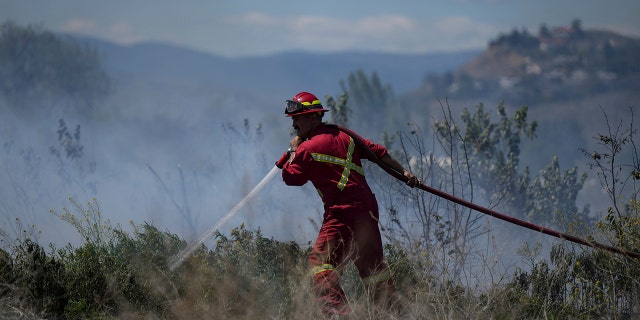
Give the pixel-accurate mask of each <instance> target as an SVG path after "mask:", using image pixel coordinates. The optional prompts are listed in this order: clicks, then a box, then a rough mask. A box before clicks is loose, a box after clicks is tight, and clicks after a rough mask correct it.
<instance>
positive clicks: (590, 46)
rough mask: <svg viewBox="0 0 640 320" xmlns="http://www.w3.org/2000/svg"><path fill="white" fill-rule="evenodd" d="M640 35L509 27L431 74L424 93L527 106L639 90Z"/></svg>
mask: <svg viewBox="0 0 640 320" xmlns="http://www.w3.org/2000/svg"><path fill="white" fill-rule="evenodd" d="M638 56H640V39H635V38H630V37H625V36H622V35H619V34H616V33H613V32H609V31H601V30H582V29H581V27H580V25H579V24H576V25H573V26H571V27H564V26H561V27H554V28H551V29H549V28H546V27H542V28H541V29H540V31H539V32H538V33H537V34H535V35H533V34H530V33H529V32H528V31H527V30H522V31H519V30H513V31H512V32H511V33H509V34H504V35H500V36H498V37H497V39H495V40H493V41H491V42H490V43H489V45H488V48H487V49H486V50H485V51H484V52H483V53H481V54H480V55H478V56H477V57H475V58H473V59H471V60H470V61H468V62H467V63H465V64H464V65H463V66H462V67H461V68H459V69H457V70H456V71H454V72H452V73H451V74H448V75H445V76H434V77H430V78H429V80H428V81H426V82H425V84H424V86H423V89H422V90H423V93H424V94H428V95H444V94H446V95H447V96H449V97H453V98H462V97H464V98H478V97H492V98H499V99H504V100H509V101H511V102H513V103H516V104H527V105H530V106H533V105H538V104H541V103H546V102H555V101H569V100H576V99H581V98H583V97H586V96H590V95H593V94H599V93H607V92H611V91H612V90H632V91H635V90H636V89H637V88H638V80H639V79H640V64H639V63H638V62H637V57H638Z"/></svg>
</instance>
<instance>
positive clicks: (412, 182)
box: [380, 153, 420, 188]
mask: <svg viewBox="0 0 640 320" xmlns="http://www.w3.org/2000/svg"><path fill="white" fill-rule="evenodd" d="M380 161H382V162H383V163H384V164H385V165H387V166H389V167H391V168H392V169H393V170H395V171H397V172H400V173H402V175H404V176H405V177H406V178H407V185H408V186H410V187H412V188H415V187H416V186H417V185H419V184H420V180H419V179H418V177H416V176H415V175H414V174H413V173H411V171H409V170H407V169H405V168H404V167H403V166H402V164H400V162H398V161H397V160H396V159H394V158H393V157H392V156H391V155H389V154H388V153H386V154H385V155H384V156H382V158H380Z"/></svg>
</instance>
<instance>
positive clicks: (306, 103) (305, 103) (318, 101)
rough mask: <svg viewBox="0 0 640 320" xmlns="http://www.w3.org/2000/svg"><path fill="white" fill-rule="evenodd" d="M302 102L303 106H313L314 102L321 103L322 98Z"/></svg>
mask: <svg viewBox="0 0 640 320" xmlns="http://www.w3.org/2000/svg"><path fill="white" fill-rule="evenodd" d="M300 104H302V105H303V106H312V105H314V104H321V103H320V100H313V101H312V102H308V101H303V102H300Z"/></svg>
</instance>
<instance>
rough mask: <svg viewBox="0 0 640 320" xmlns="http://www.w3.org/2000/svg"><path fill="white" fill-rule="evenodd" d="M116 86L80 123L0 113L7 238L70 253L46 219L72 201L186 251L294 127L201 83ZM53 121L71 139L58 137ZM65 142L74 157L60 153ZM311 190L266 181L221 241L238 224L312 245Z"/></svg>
mask: <svg viewBox="0 0 640 320" xmlns="http://www.w3.org/2000/svg"><path fill="white" fill-rule="evenodd" d="M116 83H118V85H117V86H116V87H115V89H114V93H113V94H112V96H110V97H109V98H108V99H107V101H104V102H102V103H101V106H100V108H99V109H97V110H92V111H91V112H87V113H86V114H78V113H73V112H70V111H69V110H67V109H65V108H64V106H62V107H60V108H57V109H53V110H52V111H51V112H49V113H48V114H39V113H37V112H35V111H34V112H23V111H17V110H16V109H15V108H14V107H13V106H10V105H8V104H7V103H5V102H2V103H0V112H1V114H2V117H0V144H1V145H2V153H1V154H0V170H2V174H0V198H1V199H0V217H1V221H0V223H1V227H2V228H3V230H7V231H8V233H9V234H10V235H9V237H10V238H18V237H19V236H18V235H19V234H20V233H21V232H22V233H24V232H23V230H21V229H25V228H27V229H28V227H30V226H32V225H33V226H34V231H33V232H32V233H33V236H34V237H37V238H38V239H39V240H40V242H42V243H54V244H56V245H58V246H62V245H65V244H67V243H72V244H77V243H78V242H79V241H81V239H80V237H79V235H78V234H77V232H75V230H74V229H73V227H72V226H70V225H68V224H67V223H66V222H63V221H61V220H60V219H59V218H58V217H56V216H55V215H54V214H52V213H51V211H54V212H61V211H62V210H63V208H69V207H70V206H71V202H70V200H69V199H70V198H71V199H73V200H75V201H77V202H78V203H80V204H83V203H87V202H91V201H92V199H94V198H95V199H96V200H97V202H98V204H99V205H100V208H101V212H102V215H103V217H105V218H106V219H108V220H109V222H110V223H111V225H113V226H116V225H121V226H123V227H124V228H125V229H126V228H127V226H129V225H130V224H131V223H133V224H136V225H139V224H142V223H150V224H153V225H154V226H156V227H158V228H159V229H161V230H167V231H169V232H171V233H175V234H178V235H179V236H181V237H183V238H184V239H186V240H193V239H194V238H195V237H197V236H198V235H200V234H202V233H203V232H204V231H206V230H207V229H208V228H210V227H211V226H212V225H214V224H215V222H216V221H218V220H219V219H220V218H221V217H222V216H223V215H224V214H225V213H226V212H228V211H229V210H230V209H231V208H232V207H233V206H234V205H235V204H237V203H238V201H240V200H241V199H242V198H243V197H244V196H245V195H246V194H247V193H248V192H249V190H251V188H252V187H253V186H255V185H256V184H257V183H258V182H259V180H260V179H261V178H262V177H264V176H265V174H266V173H267V172H269V169H270V168H271V167H273V163H274V162H275V160H277V159H278V158H279V156H280V155H281V154H282V152H283V151H284V149H285V148H286V146H287V145H288V141H289V139H290V136H289V126H290V123H289V122H288V121H287V120H288V119H285V118H284V117H283V116H282V115H281V113H280V112H279V111H280V105H277V107H278V108H275V107H274V108H273V109H274V110H273V111H274V112H271V110H270V111H268V112H265V110H260V112H258V110H256V108H255V107H251V106H254V105H255V103H254V101H255V100H253V99H254V98H255V97H254V96H251V95H247V96H240V95H233V94H228V93H226V92H225V93H217V90H216V88H209V87H207V86H206V84H200V85H197V86H192V85H184V86H175V85H174V83H172V81H171V80H170V79H168V80H165V81H158V83H155V84H146V83H141V82H139V81H136V80H135V79H134V80H128V81H125V80H123V79H118V81H116ZM272 101H281V99H276V98H274V99H273V100H272ZM242 106H249V107H247V108H242ZM276 109H277V110H278V112H276V111H275V110H276ZM61 120H62V121H63V122H64V124H65V126H66V129H67V130H66V132H67V133H69V135H70V137H71V138H70V139H67V138H65V137H63V138H62V139H60V137H59V136H60V134H59V132H58V131H60V130H61V129H60V121H61ZM76 130H77V132H76ZM69 143H74V144H77V146H76V147H77V148H76V149H78V150H81V152H77V153H75V154H68V153H67V149H65V148H67V147H68V146H69ZM309 191H310V190H309V189H308V188H292V187H287V186H284V184H283V183H282V181H281V180H280V179H278V178H276V179H273V180H272V181H271V182H270V183H269V184H268V185H266V186H265V187H264V190H263V191H262V192H261V193H260V194H259V195H257V196H256V197H255V198H254V199H253V200H252V201H250V203H248V205H247V206H246V207H245V208H243V209H241V210H239V212H238V214H237V215H236V216H235V217H234V218H233V219H230V221H229V222H228V223H227V224H226V225H225V226H223V228H221V229H220V231H221V232H228V231H229V230H230V229H231V228H233V227H235V226H238V225H239V224H241V223H244V224H245V225H248V226H250V227H251V228H255V229H260V230H261V231H262V232H263V234H265V235H267V236H269V237H275V238H278V239H287V240H291V239H293V240H295V241H298V242H301V243H306V242H308V241H309V239H311V238H312V237H313V235H312V232H311V230H312V229H311V224H310V223H309V222H308V221H307V217H308V216H309V213H308V212H305V211H304V210H303V209H302V208H305V209H307V208H312V207H313V206H314V205H315V206H318V207H321V202H320V200H319V199H317V196H315V197H313V198H309V197H308V195H307V194H306V193H309ZM313 213H314V212H313V210H312V212H311V214H313ZM16 218H17V219H19V223H18V222H16Z"/></svg>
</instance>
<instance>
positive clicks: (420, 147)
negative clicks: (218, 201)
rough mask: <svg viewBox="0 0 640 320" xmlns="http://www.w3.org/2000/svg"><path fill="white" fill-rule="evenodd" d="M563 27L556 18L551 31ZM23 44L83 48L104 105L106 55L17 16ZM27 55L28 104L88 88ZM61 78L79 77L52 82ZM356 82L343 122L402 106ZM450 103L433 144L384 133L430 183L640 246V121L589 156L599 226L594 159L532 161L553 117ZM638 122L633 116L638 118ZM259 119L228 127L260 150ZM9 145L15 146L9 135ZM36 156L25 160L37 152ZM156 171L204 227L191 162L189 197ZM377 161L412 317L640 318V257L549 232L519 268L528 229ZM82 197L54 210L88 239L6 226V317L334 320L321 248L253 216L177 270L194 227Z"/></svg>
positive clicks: (11, 87)
mask: <svg viewBox="0 0 640 320" xmlns="http://www.w3.org/2000/svg"><path fill="white" fill-rule="evenodd" d="M573 29H574V30H581V26H580V23H579V22H576V23H574V24H573ZM551 33H552V32H551V30H548V28H541V32H540V36H548V35H549V34H551ZM579 34H580V36H579V37H578V38H579V39H584V37H587V38H588V37H589V36H590V34H589V33H588V32H584V34H582V33H579ZM12 35H18V36H17V38H12ZM12 39H13V40H12ZM19 39H23V40H24V39H32V40H33V39H35V40H33V41H35V42H38V43H44V44H46V43H49V44H51V45H52V46H53V47H52V48H58V46H60V47H63V48H66V49H64V50H70V51H64V50H63V51H55V50H53V52H58V53H60V52H72V53H73V56H74V57H79V58H80V59H79V60H78V61H83V60H82V59H86V60H84V61H85V62H86V63H88V65H84V67H79V68H80V70H83V71H86V72H87V74H88V76H87V78H81V79H84V80H83V81H86V85H87V86H88V87H87V88H84V89H82V90H80V91H81V92H83V94H84V93H86V92H88V96H85V97H84V98H81V99H79V100H75V98H74V100H73V101H76V102H78V101H80V102H81V103H76V102H74V103H71V105H74V106H90V105H92V104H93V103H92V102H90V101H93V100H92V99H93V98H95V97H97V96H99V94H102V93H103V92H104V91H103V89H105V88H106V86H105V84H106V83H108V81H106V82H105V81H103V80H104V79H103V78H102V76H101V74H102V71H100V68H99V66H100V65H99V61H98V60H96V56H95V55H94V54H93V53H92V51H91V50H89V49H87V50H85V49H82V48H81V47H77V46H75V45H74V44H69V43H66V42H64V41H60V39H57V38H55V37H52V35H51V34H49V33H47V32H44V31H41V30H38V29H37V28H27V29H26V30H23V29H20V28H16V27H15V26H14V25H12V24H6V25H5V26H4V27H3V36H2V39H0V40H2V41H0V52H5V53H6V52H13V51H12V50H9V49H14V48H18V47H20V46H16V45H15V44H21V45H22V47H21V48H28V47H29V46H28V45H26V43H31V42H28V41H27V42H24V43H23V42H21V41H18V40H19ZM522 39H526V40H527V41H525V42H524V44H523V48H520V49H518V50H529V49H531V48H533V47H535V46H533V45H531V43H533V42H532V41H531V43H529V42H530V41H529V40H531V36H530V35H529V34H527V33H521V32H515V33H513V34H511V35H509V36H507V37H504V38H502V37H501V38H500V39H499V41H497V42H496V43H495V44H493V45H494V46H498V47H501V46H511V47H512V46H513V44H512V42H514V41H515V42H517V43H520V42H522ZM9 40H11V41H14V42H11V41H9ZM7 41H8V42H7ZM41 41H42V42H41ZM576 41H577V40H576ZM7 43H11V45H8V44H7ZM53 44H55V46H54V45H53ZM25 50H26V49H25ZM61 50H62V49H61ZM25 53H29V54H25V55H22V56H20V55H18V57H31V58H33V59H35V60H38V61H41V62H47V61H49V60H47V59H45V58H43V57H40V56H37V55H36V53H35V52H30V51H29V50H26V51H25ZM3 54H4V53H3ZM12 57H13V56H12ZM31 58H30V59H31ZM7 61H8V62H7ZM26 61H31V60H29V59H26V60H24V59H23V60H21V59H13V58H12V59H9V60H5V59H0V63H4V64H3V65H2V67H1V68H0V73H1V72H7V70H14V71H12V72H17V76H16V77H15V78H13V76H8V75H7V73H4V74H0V76H2V77H4V78H2V80H3V81H5V82H6V81H9V80H11V79H17V80H16V81H15V83H9V84H7V83H4V82H3V83H2V85H4V87H2V88H0V89H2V90H4V91H2V92H1V93H2V95H3V98H4V99H5V100H6V101H9V102H8V104H10V105H11V106H12V107H15V106H19V107H20V108H31V107H37V106H38V105H39V104H37V103H33V104H31V103H28V101H39V100H43V99H45V98H47V97H49V95H50V94H51V95H53V96H56V97H58V98H59V99H65V97H67V98H68V97H77V96H76V95H75V94H74V93H73V92H74V91H73V90H71V89H69V88H71V87H73V86H72V85H71V84H73V82H74V81H75V80H73V81H72V80H69V82H65V81H62V80H64V79H60V78H56V77H57V76H60V77H61V73H64V72H62V71H60V72H58V73H56V72H53V74H54V75H57V76H55V77H53V78H48V76H49V75H48V74H46V75H44V74H31V73H28V72H27V71H30V69H29V68H28V66H29V65H30V64H29V63H26ZM7 66H10V67H7ZM51 67H52V66H51ZM52 68H53V67H52ZM43 70H48V69H47V68H44V69H43ZM70 70H74V69H73V68H72V69H70ZM82 74H84V73H82V72H80V73H78V74H76V75H82ZM29 77H33V79H32V78H29ZM27 78H29V79H31V80H29V81H32V82H31V83H36V84H39V85H38V86H35V87H34V88H31V89H25V88H24V87H22V88H23V89H24V90H17V89H16V88H19V86H17V85H18V84H20V81H22V80H21V79H27ZM454 78H455V77H453V76H452V77H451V79H450V80H452V79H454ZM7 79H9V80H7ZM52 79H53V80H52ZM447 79H448V78H447ZM461 79H462V78H461ZM58 80H60V81H62V82H63V83H66V84H67V85H70V86H71V87H67V86H66V85H62V84H56V85H53V84H51V83H48V82H47V81H54V82H57V81H58ZM445 80H446V79H445ZM467 80H468V82H464V81H467ZM467 80H464V81H463V82H464V83H468V84H474V83H475V82H474V81H475V80H474V79H473V78H472V77H468V78H467ZM11 81H12V80H11ZM11 81H9V82H11ZM443 83H446V81H444V80H443ZM450 85H451V83H448V88H451V86H450ZM474 85H475V84H474ZM25 90H26V91H25ZM69 90H71V91H69ZM343 90H344V91H345V92H344V93H345V94H344V95H343V96H341V97H340V98H339V99H338V100H337V101H336V100H335V99H333V98H331V97H328V99H327V103H326V105H327V107H328V108H330V109H331V110H332V111H333V112H332V113H331V115H332V116H333V122H335V123H340V124H345V125H346V124H349V123H350V121H351V118H350V115H351V112H352V111H353V112H354V113H355V112H356V111H355V110H356V108H361V109H362V108H366V107H367V106H375V107H376V108H378V109H377V110H379V111H381V112H384V111H383V110H386V112H389V111H388V110H389V109H390V108H391V107H394V106H396V103H397V101H396V100H395V98H392V95H391V94H390V89H389V87H388V86H383V85H381V82H380V80H379V79H378V78H377V75H375V74H374V75H372V76H371V77H370V78H369V77H367V76H366V75H364V74H363V73H362V72H357V73H355V74H353V75H352V76H351V77H349V80H348V83H343ZM83 94H81V96H82V95H83ZM16 97H20V99H17V98H16ZM14 98H15V99H17V100H13V99H14ZM22 98H28V99H26V100H23V99H22ZM367 99H368V100H367ZM18 100H20V101H18ZM45 100H46V99H45ZM25 101H26V102H25ZM88 101H89V102H88ZM23 103H24V104H23ZM358 111H359V112H362V111H363V110H358ZM441 111H442V116H441V117H439V118H437V120H436V121H434V123H433V128H430V129H431V130H432V131H431V132H433V137H432V139H431V140H430V139H429V136H428V135H426V134H425V132H426V129H425V128H421V127H420V125H419V124H418V123H410V124H409V127H408V129H407V130H404V131H399V132H396V133H395V134H391V135H389V134H387V135H385V136H384V137H385V138H384V141H385V144H386V145H387V146H388V147H389V149H390V152H392V153H393V154H394V156H395V157H396V158H397V159H401V160H402V161H403V163H404V164H405V165H406V166H409V167H411V169H412V171H413V172H415V173H416V174H418V175H419V176H420V177H422V178H423V181H424V182H425V183H428V184H429V185H431V186H434V187H436V188H438V189H441V190H444V191H446V192H448V193H451V194H453V195H456V196H458V197H461V198H464V199H468V200H471V201H474V202H477V203H482V204H486V205H488V206H491V207H492V208H496V209H499V210H504V211H505V212H509V213H513V215H515V216H517V217H519V218H522V219H526V220H529V221H532V222H535V223H539V224H544V225H545V226H555V227H562V228H563V231H566V232H570V233H572V234H578V235H580V236H584V235H588V239H589V240H594V241H598V242H600V243H607V244H611V245H612V246H615V247H619V248H621V249H625V250H629V251H634V252H639V251H640V215H639V208H640V203H639V202H638V189H637V186H636V182H637V180H638V179H639V178H640V173H639V172H640V162H639V161H638V159H639V157H638V153H637V149H636V146H635V143H634V138H635V137H636V133H637V132H636V130H635V128H634V126H633V121H632V120H631V122H630V123H629V124H628V126H626V125H625V126H623V125H621V124H620V125H615V124H612V123H609V122H608V119H607V118H606V114H605V120H606V125H607V127H608V129H609V130H608V131H607V132H604V133H600V134H599V136H598V137H597V144H596V148H594V149H593V150H592V149H589V150H587V149H584V150H582V151H583V153H584V155H585V156H586V157H587V159H588V160H589V161H590V163H589V164H590V169H591V171H592V172H595V174H596V175H597V177H598V178H599V181H600V182H601V186H602V188H603V190H605V191H606V192H607V194H608V195H609V200H610V203H609V208H608V209H607V211H606V212H605V213H604V217H603V218H601V219H600V218H595V220H593V219H594V216H590V215H589V213H590V212H589V210H588V208H586V207H585V208H583V209H580V208H578V206H577V204H576V198H577V194H578V192H579V191H580V190H581V189H582V188H583V187H584V184H585V178H586V176H585V174H579V172H578V167H573V168H570V169H568V170H561V167H560V165H559V159H558V158H557V157H556V158H552V159H550V162H549V164H548V165H547V166H544V167H543V169H542V170H541V171H539V172H537V173H532V172H530V170H529V168H528V167H527V163H525V160H524V159H522V158H521V154H520V150H521V149H522V147H523V145H524V144H525V143H527V142H529V141H531V140H533V139H535V136H536V129H537V123H536V122H535V121H530V119H529V118H528V116H529V115H528V111H529V109H528V108H527V107H521V108H519V109H517V110H514V112H513V114H511V113H510V112H511V110H510V109H508V108H507V107H505V106H504V104H499V105H497V106H496V108H495V111H496V112H495V113H493V112H488V111H487V109H486V108H485V106H484V105H483V104H478V105H477V107H476V108H475V109H473V110H468V109H465V110H464V111H463V112H461V113H460V115H459V119H458V115H454V114H453V113H452V111H451V108H450V107H449V106H448V104H446V103H444V104H441ZM366 112H368V111H366ZM629 118H630V119H633V114H631V117H629ZM251 128H252V126H251V123H250V121H249V120H248V119H246V120H245V121H244V125H243V127H242V128H240V129H237V128H236V127H235V126H234V125H233V124H232V123H229V124H226V125H224V126H223V129H224V132H225V133H226V134H227V136H226V137H225V138H227V140H228V141H231V142H240V143H252V144H253V145H254V146H257V145H259V144H261V143H262V142H263V135H262V131H261V125H260V124H258V125H257V126H256V127H255V130H253V129H251ZM56 136H57V142H58V144H57V145H56V146H52V147H50V148H49V150H48V151H49V153H50V154H51V155H53V157H54V159H55V160H56V161H57V164H58V166H59V168H60V175H61V176H65V177H68V179H67V180H68V181H67V183H75V184H78V185H85V184H86V180H85V178H86V176H85V175H86V174H89V173H92V172H93V171H94V170H95V163H94V162H92V161H89V162H88V163H87V162H82V161H88V160H86V159H85V153H86V150H85V149H84V148H83V145H82V143H81V141H80V126H79V125H78V126H77V127H76V129H75V130H70V129H69V128H68V127H67V124H66V122H65V121H64V120H63V119H60V120H59V122H58V130H57V135H56ZM233 139H237V140H233ZM4 147H5V149H8V145H7V144H5V145H4ZM230 153H231V152H230ZM230 158H231V160H233V158H232V157H230ZM264 158H266V157H263V156H262V155H259V156H257V157H256V159H254V160H255V161H256V163H257V164H260V163H265V162H266V160H264ZM30 159H32V158H31V157H30V156H27V155H25V157H24V161H25V162H26V161H31V160H30ZM81 160H82V161H81ZM34 162H37V161H35V160H34ZM72 167H73V169H72ZM148 168H149V169H150V170H151V172H152V174H153V175H154V177H155V178H156V179H157V181H158V182H159V183H160V184H162V185H163V189H162V190H163V191H164V192H165V195H166V196H168V197H170V198H171V200H172V203H173V204H174V206H175V208H176V210H177V211H178V212H179V214H180V215H181V217H182V218H183V219H184V220H186V221H187V222H188V223H189V228H190V229H191V230H192V231H193V230H195V226H196V225H197V223H198V216H197V215H196V213H195V211H192V210H191V207H190V206H189V196H190V195H189V194H188V192H187V191H185V190H186V187H185V185H186V182H185V179H184V175H183V172H182V169H179V173H180V178H181V179H180V183H181V185H180V187H181V188H180V190H181V191H182V192H180V196H178V197H177V198H176V196H175V194H177V193H178V192H175V191H171V189H170V188H168V187H166V186H164V181H165V180H164V179H163V178H162V176H161V175H159V174H157V173H156V172H155V171H154V170H153V168H152V167H151V166H148ZM366 170H367V171H368V172H367V175H368V178H369V177H370V178H371V182H373V183H375V185H376V188H377V190H376V191H377V194H378V195H379V199H380V203H381V207H382V208H383V210H382V211H383V212H384V213H386V215H385V216H388V217H389V218H388V219H387V220H384V221H383V223H384V225H383V226H382V227H383V232H384V235H385V237H386V240H387V241H386V246H385V252H386V256H387V259H388V262H389V265H390V268H391V270H392V272H393V276H394V281H395V283H396V285H397V287H398V291H399V292H400V294H401V296H402V301H403V302H404V306H405V315H404V318H408V319H424V318H429V319H457V318H465V319H468V318H473V319H514V318H516V319H542V318H544V319H592V318H607V319H625V318H632V317H637V316H638V315H639V314H640V311H639V310H640V307H639V306H640V304H639V302H640V283H639V281H638V279H640V274H639V273H640V261H638V260H634V259H632V258H629V257H625V256H620V255H615V254H612V253H609V252H605V251H602V250H596V249H592V248H587V247H580V246H575V245H572V244H571V243H567V242H562V241H557V242H555V243H554V244H553V247H552V249H551V250H550V252H549V253H548V257H547V254H543V253H542V252H543V251H542V249H541V248H542V244H541V243H540V242H527V241H524V244H522V245H521V246H520V245H519V248H518V249H517V250H516V249H514V251H517V253H518V254H519V255H520V258H519V259H520V261H518V262H517V263H514V265H515V266H516V268H515V269H513V268H501V266H502V265H501V264H500V262H499V261H500V260H501V259H502V258H504V256H505V255H506V254H510V253H511V252H508V253H505V252H503V251H502V250H504V248H505V247H504V246H502V245H501V243H505V242H516V239H520V238H517V236H518V235H517V233H520V231H521V230H520V229H516V228H499V227H496V226H494V225H492V224H491V220H490V219H487V218H486V217H484V216H482V215H481V214H479V213H477V212H473V211H471V210H470V209H468V208H464V207H461V206H459V205H453V204H451V203H448V202H445V201H443V200H441V199H438V198H435V197H433V196H430V195H428V194H426V193H424V192H421V191H418V190H415V189H410V188H408V187H406V186H405V185H403V184H401V183H400V182H398V181H392V180H391V179H390V178H389V177H388V176H386V175H379V174H378V175H377V174H376V173H375V172H376V171H374V170H371V168H369V167H367V168H366ZM78 172H79V173H78ZM70 203H71V208H69V209H68V208H63V209H62V210H61V212H58V211H56V210H53V211H52V214H53V215H54V216H56V217H57V218H58V219H60V220H62V221H64V222H66V223H68V224H69V225H71V226H73V227H74V228H75V230H76V231H77V233H78V234H79V235H80V236H81V238H82V241H81V242H80V243H79V244H77V245H72V244H68V245H65V246H63V247H61V248H57V247H55V246H54V245H49V246H43V244H41V243H40V242H39V241H38V234H37V232H35V231H34V230H35V226H30V227H29V226H26V227H25V225H24V223H23V222H22V221H21V220H20V219H17V220H16V222H15V224H16V229H18V230H19V232H18V233H16V234H10V233H9V232H6V231H4V230H2V231H1V232H0V235H1V236H2V237H1V240H2V249H0V318H15V319H21V318H22V319H36V318H42V319H52V318H53V319H56V318H59V319H116V318H118V319H139V318H162V319H201V318H223V319H264V318H271V319H313V318H318V317H319V314H318V311H317V310H316V309H315V308H314V307H313V303H312V301H313V297H312V289H311V277H310V274H309V270H308V262H307V255H308V254H309V245H308V244H298V243H295V242H282V241H277V240H274V239H273V238H269V237H267V236H265V235H263V234H262V232H261V230H260V229H257V230H252V229H250V228H247V227H245V226H244V225H242V224H241V225H239V226H238V227H236V228H234V229H233V230H232V231H230V233H229V234H223V233H216V234H215V236H214V239H213V240H214V241H213V243H212V244H211V245H210V247H207V246H205V245H203V246H201V247H199V248H198V250H196V252H195V253H194V254H192V255H190V256H189V257H188V259H186V260H185V261H184V262H183V263H182V264H181V265H180V266H179V267H178V268H177V269H175V270H171V269H170V268H169V263H170V261H171V258H173V257H174V256H175V255H176V254H178V252H180V250H181V249H183V248H185V247H186V246H187V242H186V241H185V240H183V239H181V238H180V237H179V236H178V235H176V234H173V233H172V232H171V231H163V230H159V229H158V228H157V227H156V226H154V225H153V224H149V223H143V224H135V223H133V222H132V225H131V229H132V231H127V230H125V228H123V227H122V226H120V225H118V224H116V225H113V224H112V223H111V222H110V221H109V220H108V219H105V217H104V215H103V212H102V211H101V208H100V206H99V204H98V201H97V200H96V199H93V200H91V201H89V202H87V203H84V204H83V203H80V202H78V201H76V200H74V199H70ZM383 215H384V214H383ZM526 232H531V231H526ZM342 281H343V284H344V287H345V290H346V292H347V295H348V296H349V298H350V300H351V302H352V305H353V309H354V316H355V317H356V318H359V319H376V318H383V319H386V318H389V316H390V315H387V314H384V313H382V312H380V311H379V310H371V309H370V308H369V307H368V306H369V304H368V301H366V295H365V294H363V287H362V285H361V283H360V279H359V277H358V275H357V272H356V271H355V269H354V268H348V269H347V270H346V272H345V274H344V275H343V278H342Z"/></svg>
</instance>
